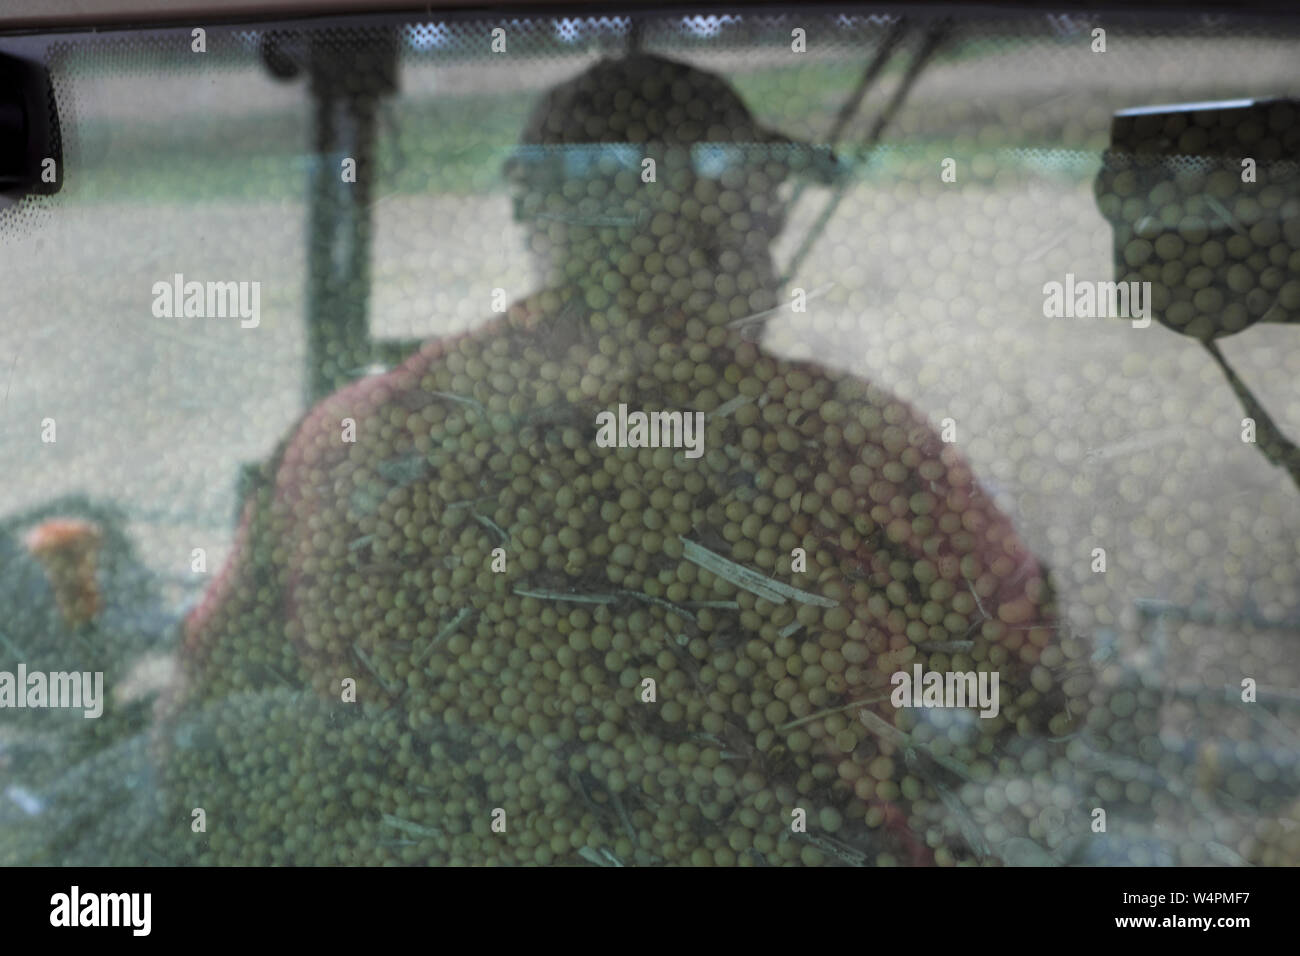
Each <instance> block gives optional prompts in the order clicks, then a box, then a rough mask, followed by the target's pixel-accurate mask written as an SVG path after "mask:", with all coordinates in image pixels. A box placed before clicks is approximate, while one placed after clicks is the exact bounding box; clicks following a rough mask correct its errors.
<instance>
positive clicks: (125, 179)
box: [68, 63, 1043, 202]
mask: <svg viewBox="0 0 1300 956" xmlns="http://www.w3.org/2000/svg"><path fill="white" fill-rule="evenodd" d="M860 72H861V66H860V65H859V64H857V63H844V64H833V63H832V64H827V63H810V64H809V65H808V66H799V67H782V68H772V69H763V70H754V71H751V72H746V73H739V74H736V75H735V76H734V77H733V82H734V85H735V86H736V88H737V90H738V91H739V92H740V94H741V96H742V97H743V98H744V99H745V100H746V102H748V103H750V104H752V105H753V106H754V107H755V109H756V112H757V113H758V114H759V117H760V119H761V121H762V122H763V123H765V124H767V125H769V126H771V127H773V128H776V129H780V130H782V131H783V132H786V133H788V134H790V135H792V136H795V137H799V138H804V139H807V140H809V141H812V142H820V141H821V140H822V139H823V137H824V136H825V135H826V133H827V132H828V130H829V127H830V124H831V123H832V122H833V120H834V117H835V115H836V114H837V112H838V110H839V109H840V106H841V104H842V103H843V102H844V101H845V99H846V98H847V96H848V95H849V93H850V91H851V90H852V89H853V87H854V85H855V84H856V83H857V80H858V76H859V74H860ZM531 106H532V101H531V98H529V97H521V96H519V95H517V94H493V95H475V96H460V97H442V98H435V99H423V100H410V99H406V100H402V99H398V100H395V101H391V102H388V103H386V104H385V105H384V107H383V108H382V110H381V114H380V119H379V125H378V138H379V148H378V171H377V175H376V185H375V196H376V198H378V197H380V196H387V195H392V194H395V193H396V194H404V195H440V194H460V195H465V194H482V193H487V192H492V191H495V190H497V189H499V188H500V187H501V181H500V169H501V164H502V162H503V161H504V160H505V159H506V157H507V156H508V155H509V152H510V150H511V149H512V148H513V144H514V143H515V140H516V137H517V136H518V133H519V130H520V129H521V128H522V126H523V125H524V123H525V121H526V118H527V114H528V111H529V110H530V109H531ZM878 109H879V103H878V102H875V100H874V98H872V97H871V96H868V101H867V102H866V103H864V104H863V106H862V109H861V110H860V112H859V115H858V117H857V120H858V122H857V124H856V126H855V127H854V128H855V130H857V131H858V132H854V133H853V134H852V135H851V137H850V138H849V139H848V141H847V142H845V143H843V144H841V146H840V151H841V153H842V154H844V155H851V154H852V152H853V150H854V149H855V148H856V146H857V143H856V137H857V136H860V135H861V133H860V130H861V128H862V123H863V122H864V119H865V117H869V116H873V115H874V114H875V112H876V110H878ZM981 132H983V134H984V135H980V134H981ZM988 132H990V131H989V130H984V131H981V130H979V129H978V128H974V127H972V128H966V129H961V130H953V129H929V130H926V131H924V132H923V133H921V134H920V135H915V136H911V137H909V138H908V140H907V141H906V142H905V143H898V144H891V145H890V146H889V149H888V151H887V152H886V153H885V154H884V155H882V156H878V158H877V161H876V162H874V163H873V164H872V165H871V166H870V168H869V169H867V170H865V171H864V172H863V175H865V176H866V177H867V178H876V177H881V176H885V175H889V174H891V173H892V172H895V171H897V169H898V164H899V163H902V162H906V161H907V157H908V156H909V155H930V154H937V155H940V156H943V155H952V154H953V153H954V151H956V150H959V149H960V150H963V151H965V152H964V153H959V154H963V155H964V154H968V151H969V146H968V145H961V144H962V143H966V144H968V143H969V142H970V141H971V139H972V138H974V137H976V136H978V138H979V139H980V141H981V142H986V141H987V139H988V136H987V134H988ZM996 132H997V133H998V134H999V142H998V143H997V146H998V147H999V148H1001V149H1007V148H1017V147H1029V146H1039V145H1043V143H1042V137H1041V136H1038V137H1037V138H1036V139H1031V135H1032V134H1027V133H1023V132H1020V131H1017V132H1018V133H1019V136H1017V137H1016V138H1017V139H1019V141H1012V140H1011V136H1013V135H1015V134H1013V133H1012V131H1011V130H1009V129H1006V128H1001V129H999V130H997V131H996ZM78 134H79V136H80V139H81V142H82V146H83V149H82V154H83V156H84V157H85V159H86V162H85V163H84V165H82V166H81V167H80V168H78V167H77V166H76V165H73V166H72V167H71V168H70V170H69V173H68V176H69V186H70V194H71V195H75V196H76V197H77V198H78V200H84V201H89V202H96V201H113V202H120V201H143V202H150V201H154V202H184V201H192V202H203V201H208V200H216V199H222V200H232V199H233V200H239V199H245V200H260V201H293V200H299V199H302V198H303V197H305V195H306V189H307V174H308V170H309V164H310V163H311V162H313V161H314V158H313V155H312V153H311V150H310V148H309V147H310V143H311V127H310V116H309V115H308V111H307V110H302V111H295V112H291V111H284V112H282V113H277V114H269V115H268V114H252V115H249V116H247V117H244V118H238V117H237V118H230V117H223V118H219V119H213V118H208V117H204V116H202V115H197V116H182V117H177V118H175V119H170V118H169V120H168V121H167V122H166V123H152V122H151V123H134V124H129V125H123V124H121V123H116V124H111V125H110V124H109V123H108V122H107V121H104V120H97V119H93V118H91V119H88V120H86V121H84V122H83V124H82V125H81V127H80V128H79V130H78ZM886 139H887V140H888V133H887V134H886ZM335 162H337V158H335V159H333V160H331V164H333V163H335Z"/></svg>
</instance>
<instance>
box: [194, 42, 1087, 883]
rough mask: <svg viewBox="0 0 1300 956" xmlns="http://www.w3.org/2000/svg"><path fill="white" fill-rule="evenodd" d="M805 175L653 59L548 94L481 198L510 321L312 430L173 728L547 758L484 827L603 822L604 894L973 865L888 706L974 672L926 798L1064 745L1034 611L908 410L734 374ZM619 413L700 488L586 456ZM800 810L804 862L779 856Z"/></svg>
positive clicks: (1013, 542)
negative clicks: (268, 704) (812, 865)
mask: <svg viewBox="0 0 1300 956" xmlns="http://www.w3.org/2000/svg"><path fill="white" fill-rule="evenodd" d="M836 168H837V167H836V164H835V162H834V159H833V157H830V156H828V155H827V154H825V153H824V152H821V153H819V152H818V151H817V150H814V149H811V148H810V147H806V146H801V145H800V144H797V143H794V142H792V141H790V140H788V139H785V138H783V137H781V136H779V135H777V134H774V133H772V132H770V131H768V130H765V129H764V128H762V126H761V125H760V124H758V123H757V122H756V121H755V119H754V117H753V116H752V114H751V113H750V111H749V110H748V109H747V108H746V106H745V105H744V103H743V102H742V101H741V100H740V98H739V97H738V96H737V95H736V94H735V93H734V92H733V91H732V90H731V89H730V87H729V86H728V85H727V84H726V83H725V82H724V81H723V80H722V79H720V78H719V77H717V76H715V75H713V74H711V73H709V72H706V71H704V70H700V69H697V68H695V67H692V66H688V65H685V64H683V63H679V62H674V61H672V60H669V59H665V58H662V57H658V56H653V55H646V54H637V55H634V56H629V57H626V58H622V59H614V60H603V61H601V62H599V63H597V64H596V65H594V66H593V67H591V68H589V69H587V70H586V71H584V72H583V73H581V74H580V75H579V76H577V77H576V78H574V79H572V80H570V81H568V82H565V83H562V84H560V85H559V86H557V87H555V88H554V89H553V90H551V91H549V92H548V93H547V94H546V95H544V96H543V97H542V98H541V100H540V102H539V104H538V106H537V108H536V110H535V111H534V113H533V114H532V117H531V119H530V121H529V122H528V124H527V127H526V129H525V130H524V133H523V135H522V137H521V142H520V146H519V148H518V149H517V151H516V152H515V154H514V156H513V157H512V158H511V160H510V161H509V162H508V163H507V165H506V170H505V172H506V177H507V180H508V182H509V183H510V185H511V188H512V191H513V196H514V203H515V215H516V217H517V219H518V221H519V222H520V223H522V224H523V226H524V228H525V234H526V238H527V247H528V250H529V252H530V253H531V254H532V255H533V256H534V257H535V258H536V260H537V262H538V263H539V266H540V269H541V273H542V277H543V281H542V282H541V286H540V291H537V292H535V293H533V294H531V295H528V296H526V297H524V298H522V299H520V300H519V301H517V302H516V303H515V304H514V305H512V306H511V307H510V308H509V309H508V311H507V312H506V313H505V314H504V315H501V316H498V317H497V318H495V319H494V320H493V321H491V322H489V323H487V324H486V325H484V326H483V327H481V328H479V329H477V330H475V331H473V332H471V333H468V334H465V335H461V336H457V337H454V338H449V339H442V340H437V341H433V342H430V343H428V344H426V345H425V346H424V347H423V348H421V349H420V350H419V352H418V353H417V354H415V355H413V356H412V357H411V358H409V359H408V360H407V361H406V362H404V363H403V364H402V365H401V366H399V367H397V368H395V369H393V370H392V371H390V372H387V373H386V374H382V375H377V376H373V377H370V378H367V379H364V380H361V381H359V382H357V383H355V384H353V385H352V386H350V387H347V388H345V389H343V390H341V391H339V392H338V393H336V394H334V395H331V396H329V397H328V398H326V399H325V400H323V401H322V402H320V403H319V404H318V405H317V406H316V407H314V408H312V409H311V410H310V411H309V412H308V413H307V414H306V416H305V417H304V419H303V420H302V422H301V423H300V424H299V426H298V427H297V428H296V429H295V431H294V433H293V434H292V435H291V436H290V437H289V438H288V440H287V441H286V442H285V443H284V444H283V445H282V446H281V448H280V450H279V451H278V453H277V454H276V456H275V457H274V459H273V460H272V462H271V463H270V464H269V465H268V467H267V468H266V471H265V481H264V482H263V484H262V485H261V486H260V487H259V488H257V489H256V490H255V492H254V493H253V494H252V495H250V497H249V500H248V502H247V504H246V507H245V509H244V512H243V517H242V520H241V522H240V526H239V529H238V533H237V537H236V542H235V547H234V550H233V554H232V557H231V558H230V561H229V563H228V564H227V566H226V567H225V568H224V570H223V571H222V572H221V574H220V575H219V577H218V579H217V580H216V581H215V582H214V584H213V586H212V587H211V588H210V590H209V592H208V593H207V594H206V596H205V598H204V599H203V601H202V603H201V604H200V606H199V607H198V608H197V609H196V610H195V611H194V612H193V613H192V614H191V616H190V617H189V618H188V620H187V621H186V623H185V636H184V650H183V661H182V671H183V673H184V680H185V686H184V689H183V692H181V693H180V694H178V696H177V698H176V699H175V700H173V702H172V703H173V705H174V706H175V707H177V708H180V707H185V706H197V705H199V704H202V703H203V702H205V701H206V702H211V701H219V700H221V699H222V698H223V697H225V696H227V695H230V694H234V693H237V692H243V691H249V690H255V689H257V688H260V687H268V686H278V685H281V684H283V683H285V682H288V683H290V684H292V685H294V686H302V687H311V688H313V689H314V690H315V691H316V692H317V693H318V694H319V695H320V696H321V698H322V699H332V700H334V701H338V700H339V699H340V688H341V687H343V686H344V684H343V682H344V680H345V679H352V680H355V682H356V694H357V697H358V700H365V701H368V702H371V703H375V704H377V705H379V706H380V707H381V708H388V709H390V711H391V710H392V709H393V708H395V709H396V712H397V713H400V714H402V715H403V717H404V719H405V720H406V721H407V724H408V726H409V728H410V729H411V732H412V733H415V734H417V735H418V734H420V733H424V732H428V733H431V734H432V733H433V732H434V730H433V729H434V728H439V727H444V726H469V727H474V728H490V729H491V731H492V732H493V733H495V734H497V735H498V737H500V738H502V739H505V740H508V741H509V742H510V745H511V746H514V747H517V748H518V752H519V753H521V754H523V755H524V756H522V757H520V759H521V760H524V761H525V765H526V766H534V764H527V760H528V759H530V758H528V757H527V755H528V754H536V753H537V752H539V748H540V752H545V753H546V754H550V755H551V757H552V758H553V761H554V767H553V768H544V769H543V770H542V771H539V777H540V778H544V780H545V781H548V782H546V783H545V784H544V786H542V789H541V790H540V791H539V790H538V789H537V787H531V788H530V787H529V786H524V785H523V784H520V785H519V787H516V788H514V789H510V788H509V787H507V789H506V790H505V791H502V792H501V795H500V796H488V797H485V799H488V800H489V805H490V804H491V801H492V800H498V799H499V800H501V801H502V803H501V806H503V807H504V806H505V805H506V803H509V800H510V799H511V797H510V794H515V795H516V796H517V797H518V800H517V801H516V803H517V804H518V806H517V807H516V809H520V808H522V809H523V810H526V811H530V812H531V811H532V810H537V811H540V812H541V813H542V815H543V816H546V815H556V814H565V813H572V814H573V821H574V822H573V823H572V827H573V828H575V829H580V828H581V827H582V826H590V825H591V824H590V823H588V824H582V823H581V821H582V820H584V819H586V820H589V816H584V814H587V815H589V814H591V813H595V812H596V811H595V810H593V809H592V807H597V808H605V809H606V810H608V809H609V808H611V807H613V808H615V809H616V811H617V812H616V813H615V810H610V811H609V812H610V813H611V814H613V815H615V816H616V817H617V821H616V822H615V823H614V824H612V825H611V826H612V835H611V836H610V837H609V839H610V841H611V849H609V851H608V853H609V855H611V856H616V857H618V858H619V859H620V860H621V861H623V862H633V861H636V862H677V863H681V862H692V863H703V862H722V863H726V862H730V861H732V860H735V861H737V862H741V861H743V862H777V861H787V862H792V861H798V860H802V861H803V862H820V861H822V860H828V859H829V860H833V859H834V858H835V857H836V856H837V855H838V856H841V857H843V858H845V859H856V857H855V856H854V854H862V858H863V859H866V860H868V861H870V860H872V859H881V858H882V857H881V856H880V854H884V855H885V856H884V857H883V858H886V859H896V860H899V861H902V862H916V863H922V862H934V861H936V860H938V861H939V862H943V861H944V859H943V858H944V855H945V854H947V855H948V856H950V857H954V858H960V857H961V856H962V854H963V853H966V854H968V853H969V848H966V849H963V848H962V847H961V845H960V844H961V840H960V838H958V837H954V836H953V835H952V832H951V831H952V828H951V827H949V829H948V831H944V834H943V836H942V837H941V838H939V839H936V838H935V837H934V833H935V832H938V831H937V830H935V829H934V827H933V826H932V824H933V822H934V821H935V820H936V819H938V817H936V814H939V815H942V813H943V812H944V811H943V809H942V808H943V803H942V801H941V800H940V798H939V796H938V794H939V793H940V791H941V790H942V788H943V783H942V780H941V779H940V778H939V777H937V776H936V774H941V773H942V772H943V771H942V769H941V768H939V767H938V764H935V763H933V762H930V761H928V760H927V758H926V753H928V751H925V748H924V747H922V746H921V743H920V741H921V736H924V735H921V736H916V735H914V736H908V734H909V733H910V732H911V731H914V730H915V729H916V728H917V727H918V726H919V725H920V724H921V723H922V722H924V717H917V716H915V711H913V712H912V716H910V717H907V718H904V717H902V716H901V715H900V712H899V711H898V710H897V708H896V707H895V706H894V704H893V703H891V700H890V696H891V693H892V692H893V691H894V690H896V689H897V685H896V683H895V682H894V680H893V676H894V675H895V674H897V673H899V672H904V673H907V674H908V676H909V679H910V678H911V675H912V673H913V668H914V667H916V666H920V665H925V667H926V668H927V669H928V670H935V671H969V672H975V671H979V670H983V671H990V670H996V671H998V672H1000V676H1001V685H1000V689H1001V699H1000V705H999V708H998V713H997V716H996V717H992V718H983V719H981V718H972V719H971V720H967V721H965V722H964V723H963V722H962V721H958V720H955V719H954V720H953V721H952V722H950V723H949V724H945V725H943V726H941V727H939V729H938V731H937V736H939V737H944V736H945V735H946V741H947V742H946V743H945V745H944V747H943V748H941V749H943V751H944V752H945V753H947V754H948V760H949V765H951V764H952V761H959V762H960V761H963V760H964V761H966V762H974V761H978V760H981V759H985V758H987V757H988V755H989V754H990V753H994V752H996V748H998V747H1002V746H1003V745H1004V744H1005V745H1008V746H1010V745H1012V744H1009V743H1007V742H1008V741H1014V738H1016V737H1025V736H1027V735H1031V734H1039V733H1044V732H1046V731H1047V730H1048V729H1050V730H1051V731H1052V732H1053V733H1056V734H1060V733H1063V732H1065V730H1066V729H1067V727H1068V726H1069V721H1070V720H1071V719H1072V718H1071V715H1069V714H1068V712H1067V711H1066V710H1065V708H1064V706H1063V703H1064V699H1063V698H1062V696H1061V692H1060V691H1059V689H1058V688H1057V687H1056V686H1055V684H1054V682H1053V674H1052V672H1051V669H1050V668H1047V667H1044V663H1043V662H1044V658H1043V655H1044V652H1045V651H1046V649H1047V648H1049V647H1050V646H1052V643H1053V641H1054V640H1055V632H1054V620H1053V609H1052V604H1051V602H1052V597H1051V589H1050V586H1049V584H1048V581H1047V575H1046V572H1045V571H1044V570H1043V569H1042V568H1041V567H1040V566H1039V564H1038V563H1037V561H1036V560H1035V558H1034V556H1033V554H1032V553H1031V552H1030V550H1029V549H1028V548H1027V547H1026V546H1025V545H1024V544H1023V542H1021V540H1020V539H1019V538H1018V536H1017V535H1016V533H1015V530H1014V528H1013V527H1012V525H1011V523H1010V521H1009V520H1008V519H1007V518H1006V517H1005V516H1004V515H1003V514H1001V513H1000V512H999V511H998V510H997V509H996V507H995V506H994V505H993V503H992V502H991V501H990V500H989V499H988V498H987V497H986V496H984V495H983V493H982V492H981V490H980V487H979V485H978V483H977V482H976V481H975V478H974V476H973V474H972V472H971V469H970V468H969V466H968V465H967V464H966V463H965V461H964V460H963V459H962V457H961V455H960V454H959V453H958V452H957V450H956V448H955V446H954V445H952V444H949V443H945V442H943V441H941V440H940V437H939V436H938V435H937V434H936V433H935V432H934V430H933V429H932V428H931V427H930V426H929V424H928V423H927V422H926V421H925V419H924V418H923V417H922V416H921V415H920V414H918V413H917V412H916V411H915V410H914V409H912V408H911V407H909V406H908V405H907V404H906V403H904V402H902V401H900V400H899V399H897V398H895V397H893V396H891V395H889V394H888V393H887V392H885V391H884V390H882V389H880V388H878V387H876V386H874V385H872V384H870V383H868V382H865V381H862V380H861V379H858V378H856V377H854V376H851V375H846V374H842V373H837V372H833V371H829V370H827V369H824V368H821V367H819V366H817V365H815V364H813V363H810V362H803V361H791V360H787V359H785V358H782V357H780V356H777V355H772V354H769V353H768V352H767V351H766V350H765V349H764V347H763V345H762V342H761V333H762V317H763V316H764V315H766V314H767V313H769V312H770V311H771V310H773V309H775V308H776V306H777V305H778V302H779V301H780V289H779V284H778V281H777V276H776V270H775V268H774V266H773V260H772V255H771V246H772V242H773V240H774V239H775V238H776V236H777V235H778V234H779V233H780V230H781V228H782V226H783V223H784V215H785V209H784V203H783V199H782V190H781V186H782V184H783V183H785V182H788V181H791V179H792V177H797V176H804V177H812V178H814V179H817V180H820V181H823V182H824V181H827V180H828V178H829V177H830V176H833V175H835V174H836ZM620 406H625V411H636V410H642V411H645V412H647V413H650V412H667V413H680V414H681V415H682V416H695V415H696V414H697V413H698V416H699V418H698V421H700V422H701V425H702V428H703V431H702V436H701V437H702V448H701V449H700V454H699V456H698V457H689V456H687V455H686V454H685V449H683V448H681V447H671V445H672V444H673V442H674V441H676V440H677V439H678V438H681V433H680V431H677V432H673V431H671V429H669V430H667V431H665V433H664V435H663V436H661V437H664V438H665V441H664V442H663V443H662V445H663V446H668V447H662V446H661V447H628V446H629V445H631V446H635V445H636V440H635V438H634V437H631V436H628V435H623V436H622V437H623V438H624V439H625V444H624V446H623V447H615V448H607V447H603V446H601V445H599V444H598V443H597V442H596V433H597V428H596V421H597V415H599V414H600V413H601V412H611V413H617V412H618V410H619V408H620ZM685 420H686V419H685V418H683V419H682V421H683V422H684V421H685ZM665 427H666V428H667V426H665ZM678 444H679V445H680V444H681V443H680V442H678ZM1048 663H1050V660H1049V661H1048ZM1031 677H1032V680H1031ZM647 680H649V681H650V683H647ZM973 706H975V705H974V703H973V701H972V702H968V705H967V709H966V710H965V711H964V713H966V714H968V715H973V713H974V711H973V710H970V707H973ZM1074 717H1075V718H1077V714H1076V715H1074ZM933 736H934V735H930V736H927V737H926V739H933ZM918 754H919V756H918ZM427 759H433V758H427ZM556 780H559V781H562V782H563V785H564V786H565V787H567V790H566V791H565V793H566V794H567V796H566V797H565V798H563V799H561V798H559V797H557V798H555V800H553V801H551V802H548V798H547V797H546V796H545V794H547V793H550V792H551V789H548V788H552V789H553V788H554V787H559V786H561V784H559V783H554V781H556ZM935 781H938V783H937V784H936V783H935ZM394 786H400V784H395V785H394ZM484 786H485V787H486V788H487V789H485V791H484V792H485V793H487V794H493V793H496V792H497V791H493V790H492V789H491V786H489V785H487V784H485V785H484ZM492 786H495V784H493V785H492ZM520 788H522V790H521V789H520ZM521 793H522V795H520V794H521ZM796 803H798V804H799V805H803V806H809V807H813V808H817V807H821V808H822V810H821V811H820V813H821V815H820V816H816V817H815V819H816V820H818V821H820V823H818V825H817V826H816V827H810V831H813V830H818V828H819V827H820V830H819V832H821V833H822V836H818V837H815V838H814V837H809V838H808V840H807V841H794V842H793V843H791V841H786V840H784V839H783V838H782V835H783V834H784V835H787V836H788V834H787V833H786V831H787V830H789V828H790V812H791V807H792V806H794V805H795V804H796ZM506 809H507V810H509V807H506ZM841 821H846V822H844V823H843V824H841ZM822 824H824V827H823V826H822ZM855 827H856V828H857V829H854V828H855ZM927 828H928V829H929V831H930V833H929V835H928V836H927ZM858 830H861V834H862V837H861V839H859V838H858V836H857V835H856V834H858ZM710 834H712V836H710ZM719 834H720V835H721V836H718V835H719ZM592 840H593V842H594V841H595V837H593V838H592ZM817 840H820V841H821V842H817ZM927 840H928V842H927ZM872 841H875V842H872ZM787 843H790V845H789V846H788V845H787ZM485 845H486V844H485ZM457 846H458V847H459V846H460V844H457ZM581 848H582V847H581V845H580V843H578V842H575V843H574V845H573V846H571V847H569V846H567V844H566V847H565V848H561V850H557V851H556V855H555V857H554V858H555V859H556V860H557V861H564V860H574V861H576V860H577V859H578V857H579V856H586V857H587V858H590V856H589V853H590V846H589V847H588V850H586V851H584V852H583V854H579V853H578V851H579V850H580V849H581ZM620 848H621V849H620ZM448 852H449V853H450V852H451V851H448ZM483 852H485V853H486V852H489V851H487V850H484V851H483ZM491 852H496V851H495V850H493V851H491ZM503 852H504V851H503ZM530 852H531V851H530ZM873 853H874V854H875V855H874V856H873ZM625 857H626V859H625ZM522 858H523V857H509V859H511V860H517V859H522ZM742 858H743V860H742ZM528 859H533V857H528Z"/></svg>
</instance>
